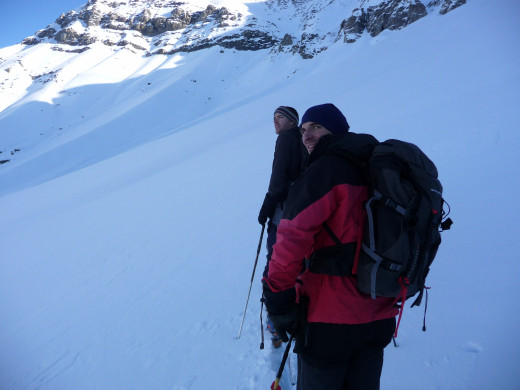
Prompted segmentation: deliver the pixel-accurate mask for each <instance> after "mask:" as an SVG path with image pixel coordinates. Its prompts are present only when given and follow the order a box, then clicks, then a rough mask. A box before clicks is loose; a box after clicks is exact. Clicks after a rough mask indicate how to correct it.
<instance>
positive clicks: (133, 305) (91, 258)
mask: <svg viewBox="0 0 520 390" xmlns="http://www.w3.org/2000/svg"><path fill="white" fill-rule="evenodd" d="M420 3H421V2H419V1H413V0H410V1H404V0H403V1H387V2H382V1H375V0H372V1H362V0H360V1H357V0H356V1H348V0H345V1H327V2H324V1H317V0H316V1H303V0H300V1H297V0H292V1H289V0H279V1H251V0H250V1H231V0H229V1H215V0H214V1H211V0H207V1H198V0H197V1H196V0H190V1H184V2H183V3H182V4H181V3H180V2H166V1H153V2H152V1H149V2H145V1H122V0H119V1H118V2H105V1H101V0H99V1H97V2H94V1H91V2H89V3H88V4H87V5H86V6H85V7H82V8H80V9H77V10H76V11H73V12H71V13H67V12H66V13H65V14H64V15H63V16H61V17H59V18H58V21H56V23H53V24H50V25H49V26H48V27H47V28H45V29H43V30H40V31H39V32H37V33H36V34H35V35H34V36H32V37H29V38H28V39H27V40H26V42H25V43H24V44H19V45H14V46H11V47H6V48H3V49H0V58H1V60H0V96H1V98H0V151H1V152H2V153H0V160H2V161H5V162H4V163H3V164H0V215H1V216H2V221H1V223H0V250H1V254H2V256H1V257H0V318H1V321H0V389H2V390H3V389H9V390H11V389H13V390H19V389H31V390H32V389H42V390H45V389H52V390H55V389H89V390H91V389H175V390H181V389H192V390H199V389H201V390H202V389H236V390H242V389H266V388H269V386H270V384H271V382H272V381H273V379H274V376H275V375H276V371H277V368H278V364H279V362H280V358H281V351H278V350H271V349H270V348H266V349H265V350H263V351H260V350H259V349H258V345H259V341H260V335H259V333H260V325H259V315H260V304H259V299H260V288H259V286H260V285H259V283H258V280H255V284H254V288H253V291H252V295H251V299H250V302H249V308H248V312H247V316H246V321H245V324H244V329H243V332H242V337H241V339H239V340H237V339H236V335H237V333H238V329H239V326H240V321H241V318H242V314H243V309H244V304H245V299H246V296H247V290H248V287H249V282H250V277H251V271H252V267H253V262H254V256H255V251H256V248H257V245H258V239H259V234H260V226H259V225H258V223H257V221H256V216H257V213H258V208H259V206H260V204H261V201H262V199H263V194H265V191H266V187H267V181H268V178H269V174H270V171H269V170H270V166H271V162H272V161H271V159H272V153H273V146H274V141H275V135H274V130H273V128H272V123H271V121H272V112H273V109H274V108H275V107H277V106H278V105H280V104H284V105H291V106H293V107H295V108H297V109H298V111H299V112H300V115H301V114H303V112H304V110H305V109H306V108H308V107H309V106H311V105H314V104H319V103H324V102H332V103H334V104H336V105H337V106H338V107H339V108H340V109H341V110H342V111H343V112H344V113H345V115H346V116H347V118H348V121H349V123H350V125H351V126H352V131H356V132H370V133H372V134H374V135H375V136H376V137H377V138H379V139H381V140H384V139H387V138H400V139H403V140H407V141H410V142H414V143H416V144H417V145H419V146H420V147H421V148H422V149H423V150H424V151H425V152H426V153H427V154H428V156H430V157H431V158H432V160H433V161H434V162H435V163H436V164H437V168H438V170H439V173H440V179H441V181H442V184H443V186H444V188H445V194H444V195H445V198H446V199H447V200H448V202H449V203H450V205H451V209H452V218H453V219H454V221H455V224H454V226H453V230H452V231H450V232H447V233H446V234H445V235H444V236H443V240H444V242H443V244H442V246H441V248H440V251H439V254H438V255H437V258H436V260H435V264H434V267H433V268H432V271H431V274H430V275H429V279H428V281H429V283H430V284H431V286H432V289H431V290H430V299H429V302H428V313H427V327H428V330H427V332H426V333H423V332H421V330H420V329H421V326H422V315H423V311H422V310H421V309H422V308H420V309H419V310H417V309H408V308H407V309H406V310H405V313H404V317H403V322H402V323H401V328H400V332H399V338H398V342H399V348H394V347H390V348H388V349H387V351H386V360H385V367H384V371H383V376H382V388H383V389H394V388H407V389H416V388H421V389H426V390H433V389H443V390H459V389H478V390H487V389H507V390H510V389H515V388H516V387H517V384H518V383H519V382H520V377H519V374H518V370H517V369H516V360H517V359H516V353H517V350H518V349H519V348H520V342H519V341H518V338H517V337H515V335H516V329H515V328H516V324H517V323H518V322H519V320H520V310H519V309H520V307H519V306H520V305H519V304H518V302H517V299H516V297H517V296H519V295H520V287H519V285H518V283H517V279H518V275H519V274H520V263H519V262H518V261H517V259H516V257H517V252H518V251H517V250H516V241H517V240H518V233H519V229H518V227H517V216H518V215H519V214H520V206H519V204H518V202H517V201H516V199H515V196H514V194H515V192H516V190H517V189H518V188H519V187H520V183H519V181H518V178H519V177H520V166H519V164H518V157H517V151H518V149H519V147H520V132H519V131H518V130H519V129H520V117H519V116H518V115H517V113H516V111H517V107H518V106H519V105H520V88H519V87H520V50H518V49H519V40H518V37H517V36H516V35H515V34H514V33H513V32H514V31H516V29H517V27H516V26H517V22H516V15H518V14H520V12H519V11H520V4H519V3H518V1H516V0H503V1H500V2H490V1H487V0H471V1H468V2H467V4H464V5H463V6H460V7H457V5H460V4H462V3H463V2H456V1H442V2H440V1H431V2H428V3H427V2H422V7H421V5H420ZM143 4H145V5H146V7H143ZM208 5H210V6H212V7H214V8H211V7H210V8H208ZM407 7H408V8H407ZM223 8H225V9H226V11H224V10H223ZM408 9H409V10H411V9H413V10H414V11H413V13H412V12H411V11H410V12H408V13H406V12H404V13H403V11H402V10H408ZM96 10H97V11H96ZM145 10H148V11H149V12H145ZM382 10H387V11H385V12H381V11H382ZM423 11H425V12H426V13H424V12H423ZM447 11H451V12H447ZM172 12H174V13H173V14H172ZM422 14H424V15H425V16H424V17H417V16H418V15H422ZM80 15H81V17H80ZM398 15H401V16H399V17H398ZM394 16H395V17H394ZM160 17H162V18H164V20H163V19H160ZM147 18H149V19H148V20H146V19H147ZM98 20H99V23H98V22H97V21H98ZM161 20H163V21H164V23H165V24H161V23H160V21H161ZM188 20H189V21H188ZM395 20H402V21H405V22H406V23H404V24H402V25H401V26H400V27H398V25H397V24H392V23H394V22H395ZM176 21H177V22H178V23H181V24H182V23H184V24H186V25H185V26H184V27H181V28H180V29H178V30H169V28H174V23H175V22H176ZM192 21H193V23H192ZM412 21H413V23H411V22H412ZM89 23H90V25H89ZM139 23H140V24H139ZM390 25H392V26H393V27H390ZM161 26H163V27H161ZM168 26H169V27H168ZM378 26H379V27H378ZM405 26H406V27H405ZM383 27H384V28H383ZM403 27H405V28H403ZM163 28H165V30H164V31H162V30H161V29H163ZM51 29H54V30H55V31H54V32H53V31H52V30H51ZM154 29H156V30H154ZM161 31H162V32H161ZM156 32H157V34H156ZM249 32H250V33H249ZM154 34H155V35H154ZM65 40H67V41H65ZM255 45H256V46H255ZM195 49H197V50H195ZM160 50H163V51H162V52H159V51H160ZM511 193H512V194H513V196H511V195H510V194H511ZM264 255H265V253H264V252H263V251H262V253H261V260H260V261H259V264H260V263H262V261H263V259H264ZM259 266H261V265H259ZM258 277H259V272H257V278H258ZM282 387H283V388H284V390H287V389H291V388H294V387H293V386H292V385H291V382H290V380H289V372H288V371H286V372H284V377H283V378H282Z"/></svg>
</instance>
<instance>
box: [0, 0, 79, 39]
mask: <svg viewBox="0 0 520 390" xmlns="http://www.w3.org/2000/svg"><path fill="white" fill-rule="evenodd" d="M87 1H88V0H0V47H6V46H11V45H15V44H17V43H20V42H21V41H22V40H23V39H24V38H25V37H28V36H30V35H33V34H34V33H35V32H36V31H38V30H40V29H42V28H45V27H46V26H47V25H48V24H50V23H52V22H54V21H55V20H56V19H57V18H58V17H59V16H60V15H61V14H62V13H63V12H67V11H69V10H71V9H75V8H78V7H80V6H82V5H83V4H86V3H87Z"/></svg>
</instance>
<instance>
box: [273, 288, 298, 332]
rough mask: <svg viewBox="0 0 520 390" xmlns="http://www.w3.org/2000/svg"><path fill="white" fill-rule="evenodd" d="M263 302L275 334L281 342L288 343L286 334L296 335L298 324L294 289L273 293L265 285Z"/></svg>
mask: <svg viewBox="0 0 520 390" xmlns="http://www.w3.org/2000/svg"><path fill="white" fill-rule="evenodd" d="M264 302H265V308H266V309H267V312H268V313H269V317H270V318H271V321H273V325H274V328H275V329H276V332H277V333H278V335H279V336H280V338H281V339H282V341H284V342H287V341H289V338H288V336H287V333H289V334H291V335H293V336H294V335H296V333H297V332H298V330H299V323H300V321H299V312H298V305H297V303H296V289H295V288H294V287H293V288H290V289H288V290H284V291H280V292H273V291H271V289H270V288H269V286H268V285H267V284H264Z"/></svg>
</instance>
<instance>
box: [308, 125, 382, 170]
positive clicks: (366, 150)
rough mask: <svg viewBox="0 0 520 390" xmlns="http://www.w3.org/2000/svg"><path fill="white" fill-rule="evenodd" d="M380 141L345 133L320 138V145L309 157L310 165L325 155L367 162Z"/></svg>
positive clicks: (370, 137) (371, 137) (367, 136)
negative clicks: (345, 156)
mask: <svg viewBox="0 0 520 390" xmlns="http://www.w3.org/2000/svg"><path fill="white" fill-rule="evenodd" d="M378 143H379V141H378V140H377V139H376V138H375V137H374V136H372V135H370V134H358V133H352V132H349V133H345V134H327V135H325V136H323V137H321V138H320V140H319V142H318V145H317V146H316V148H315V149H314V150H313V152H312V153H311V154H310V156H309V160H308V164H312V162H313V161H315V160H316V159H318V158H320V157H321V156H324V155H334V154H336V155H348V156H351V157H352V158H354V159H356V160H359V161H366V160H368V159H369V158H370V156H371V155H372V151H373V150H374V147H375V146H376V145H377V144H378Z"/></svg>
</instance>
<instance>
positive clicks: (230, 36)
mask: <svg viewBox="0 0 520 390" xmlns="http://www.w3.org/2000/svg"><path fill="white" fill-rule="evenodd" d="M195 3H196V4H195ZM213 3H215V2H213ZM221 3H222V4H224V2H221ZM323 3H324V2H323V1H321V0H267V1H265V2H256V3H254V2H253V3H247V4H246V3H245V4H241V5H236V3H232V4H233V6H234V7H235V8H233V9H232V8H230V7H224V6H222V7H216V6H214V5H211V4H208V5H207V6H205V8H204V7H201V6H200V5H199V4H200V2H190V1H185V2H179V1H169V0H126V1H123V0H120V1H113V0H90V1H89V2H88V3H87V4H86V5H85V6H83V7H81V8H80V9H78V10H73V11H69V12H67V13H64V14H62V15H61V16H60V17H59V18H58V19H56V21H55V22H54V23H52V24H50V25H49V26H47V27H46V28H44V29H42V30H39V31H37V32H36V33H35V34H34V35H33V36H31V37H28V38H26V39H25V40H24V41H23V44H25V45H35V44H39V43H42V42H50V43H54V44H56V46H55V47H54V49H55V50H62V51H78V52H81V51H84V50H88V49H89V47H90V45H92V44H103V45H107V46H124V47H127V48H129V49H131V50H134V51H137V52H142V53H143V54H145V55H154V54H173V53H176V52H189V51H195V50H201V49H205V48H209V47H214V46H219V47H221V48H222V49H235V50H262V49H271V51H272V52H286V53H298V54H300V55H301V56H302V57H303V58H312V57H313V56H315V55H316V54H318V53H319V52H321V51H323V50H325V49H326V48H327V47H328V46H329V45H331V44H333V43H335V42H338V41H342V42H344V43H353V42H355V41H356V40H357V39H359V38H360V37H361V36H362V35H363V34H365V33H368V34H370V35H371V36H376V35H378V34H380V33H381V32H382V31H384V30H398V29H401V28H404V27H406V26H407V25H409V24H410V23H413V22H415V21H417V20H418V19H420V18H422V17H424V16H426V15H427V14H428V13H435V12H436V13H440V14H445V13H447V12H449V11H451V10H453V9H455V8H457V7H459V6H460V5H462V4H464V3H465V0H432V1H430V2H428V3H427V2H425V1H424V0H423V1H421V0H387V1H377V0H358V6H357V7H355V8H354V9H352V5H350V6H346V5H345V4H341V3H343V2H341V1H340V0H331V1H329V2H327V3H326V4H323ZM246 5H248V6H249V5H250V7H251V8H254V9H250V8H248V7H247V6H246ZM327 13H329V14H333V16H334V18H333V19H332V20H337V23H336V24H335V23H332V24H331V23H330V22H329V23H327V25H326V26H324V25H322V24H320V17H322V16H323V15H325V14H327ZM327 20H329V21H330V20H331V18H330V17H328V18H327Z"/></svg>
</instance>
